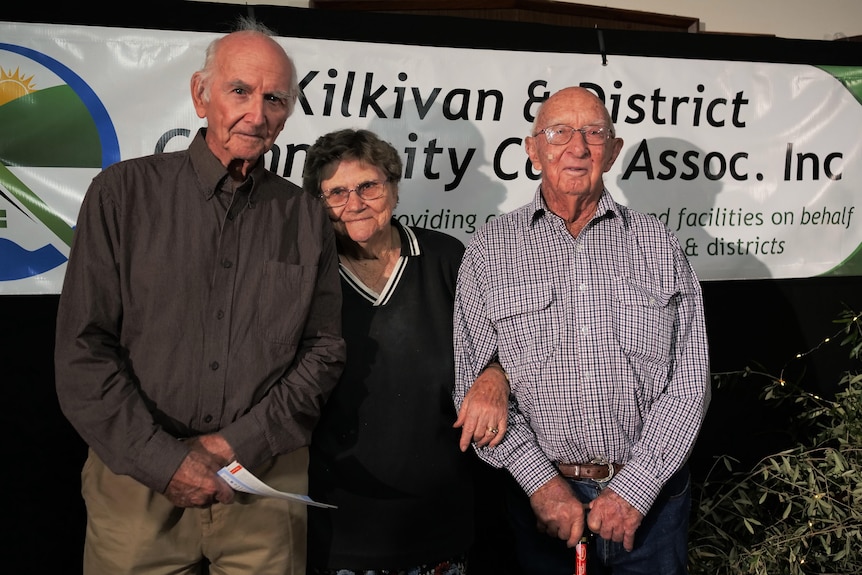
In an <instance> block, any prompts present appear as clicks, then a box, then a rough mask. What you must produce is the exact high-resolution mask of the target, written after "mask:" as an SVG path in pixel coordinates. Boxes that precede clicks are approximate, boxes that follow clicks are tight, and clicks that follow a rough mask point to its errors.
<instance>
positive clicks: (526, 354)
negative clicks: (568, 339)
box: [489, 283, 560, 369]
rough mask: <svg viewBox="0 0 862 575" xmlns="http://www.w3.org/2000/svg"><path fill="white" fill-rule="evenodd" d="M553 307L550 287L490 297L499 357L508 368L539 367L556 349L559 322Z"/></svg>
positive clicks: (500, 292) (541, 285) (518, 287)
mask: <svg viewBox="0 0 862 575" xmlns="http://www.w3.org/2000/svg"><path fill="white" fill-rule="evenodd" d="M553 304H554V290H553V286H552V285H551V284H544V283H537V284H525V285H516V286H510V287H507V288H506V289H505V290H496V291H495V292H492V293H491V295H490V305H489V312H490V318H491V323H492V324H493V325H494V328H495V329H496V331H497V341H498V342H499V343H498V346H499V350H498V351H499V353H500V357H501V358H502V359H505V361H506V363H507V364H508V365H512V366H514V367H516V368H522V369H524V368H529V367H530V366H536V367H538V366H539V365H541V364H542V363H544V362H545V360H547V359H548V357H549V356H550V355H551V353H552V352H553V351H554V349H555V348H556V347H557V342H558V339H559V334H560V330H559V321H560V320H559V318H558V317H557V316H556V312H555V306H554V305H553Z"/></svg>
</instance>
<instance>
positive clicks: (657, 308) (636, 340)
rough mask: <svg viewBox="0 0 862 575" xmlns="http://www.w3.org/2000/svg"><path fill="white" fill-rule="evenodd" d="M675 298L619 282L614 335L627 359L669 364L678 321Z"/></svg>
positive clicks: (615, 305) (614, 315) (615, 291)
mask: <svg viewBox="0 0 862 575" xmlns="http://www.w3.org/2000/svg"><path fill="white" fill-rule="evenodd" d="M674 295H675V294H673V293H663V292H661V291H658V290H650V289H648V288H645V287H642V286H638V285H634V284H632V283H630V282H629V281H627V280H625V279H620V280H618V281H617V283H616V284H615V286H614V299H613V307H614V310H613V320H614V334H615V335H616V338H617V341H619V344H620V347H621V348H622V350H623V352H624V353H625V355H626V356H627V357H636V358H640V359H643V360H646V361H649V362H653V363H658V364H667V363H669V362H670V354H671V342H672V341H673V339H674V331H675V329H676V326H674V318H675V317H676V313H675V310H676V300H675V299H674V297H673V296H674Z"/></svg>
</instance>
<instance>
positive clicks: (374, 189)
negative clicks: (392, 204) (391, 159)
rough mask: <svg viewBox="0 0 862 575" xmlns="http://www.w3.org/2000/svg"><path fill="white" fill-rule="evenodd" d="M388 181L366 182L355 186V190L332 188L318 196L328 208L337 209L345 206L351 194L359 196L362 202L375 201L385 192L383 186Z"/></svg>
mask: <svg viewBox="0 0 862 575" xmlns="http://www.w3.org/2000/svg"><path fill="white" fill-rule="evenodd" d="M388 181H389V180H368V181H367V182H362V183H361V184H359V185H357V186H356V187H355V188H343V187H339V188H332V189H331V190H328V191H324V192H323V193H322V194H320V197H321V198H323V200H324V201H325V202H326V204H327V205H328V206H329V207H330V208H337V207H340V206H343V205H344V204H346V203H347V201H348V200H349V199H350V193H351V192H353V193H354V194H356V195H357V196H359V197H360V198H361V199H362V200H364V201H368V200H376V199H377V198H379V197H381V196H382V195H383V194H384V193H385V192H386V187H385V185H386V182H388Z"/></svg>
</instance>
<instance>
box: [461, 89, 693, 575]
mask: <svg viewBox="0 0 862 575" xmlns="http://www.w3.org/2000/svg"><path fill="white" fill-rule="evenodd" d="M622 145H623V142H622V140H621V139H619V138H617V137H615V134H614V127H613V125H612V123H611V119H610V115H609V114H608V111H607V109H606V108H605V106H604V105H603V104H602V102H601V100H599V99H598V98H597V97H596V96H595V95H594V94H593V93H592V92H590V91H588V90H585V89H582V88H577V87H572V88H566V89H563V90H560V91H559V92H557V93H555V94H553V95H552V96H551V97H550V98H548V100H547V101H546V102H544V104H543V105H542V106H541V108H540V109H539V111H538V114H537V117H536V120H535V124H534V126H533V130H532V136H529V137H527V138H526V141H525V146H526V150H527V153H528V155H529V157H530V160H531V162H532V165H533V168H534V169H535V170H536V171H541V174H542V177H541V185H540V186H539V189H538V190H537V192H536V194H535V197H534V199H533V200H532V202H530V203H529V204H527V205H525V206H523V207H521V208H519V209H517V210H515V211H513V212H511V213H509V214H506V215H503V216H501V217H499V218H496V219H495V220H492V221H491V222H489V223H488V224H487V225H486V226H485V227H484V228H483V229H481V230H480V231H479V232H478V233H477V234H475V236H474V237H473V238H472V239H471V241H470V243H469V245H468V247H467V251H466V253H465V255H464V258H463V261H462V264H461V268H460V272H459V277H458V285H457V292H456V302H455V355H456V358H455V360H456V378H457V381H456V387H455V392H454V396H455V402H456V405H458V406H460V404H461V402H462V401H463V398H464V395H465V394H466V392H467V390H468V388H469V387H470V385H471V384H472V382H473V381H474V380H475V379H476V377H477V376H478V374H479V373H480V372H481V371H482V369H483V368H484V367H485V366H486V365H488V364H489V363H491V362H494V361H499V363H500V365H502V367H503V368H504V369H505V371H506V373H507V375H508V378H509V380H510V384H511V396H510V402H509V418H508V422H507V426H506V431H505V433H506V435H505V437H504V438H503V440H502V441H501V442H499V444H498V445H497V446H496V447H476V450H477V452H478V453H479V456H480V457H481V458H482V459H483V460H484V461H486V462H487V463H489V464H491V465H492V466H495V467H498V468H499V467H501V468H505V469H506V470H508V472H509V474H511V476H512V478H513V479H514V482H513V483H512V489H510V490H509V491H510V493H509V495H510V497H508V504H509V511H508V512H509V515H510V518H511V520H512V524H513V525H514V526H515V527H514V529H515V532H514V533H515V539H516V546H517V554H518V558H519V562H520V563H521V567H522V570H523V572H524V573H536V574H541V575H551V574H555V573H559V574H561V575H570V574H571V573H572V572H573V570H574V562H575V559H574V549H573V548H574V547H575V545H576V544H577V543H578V542H579V541H581V539H582V537H587V538H588V547H589V558H588V564H589V570H590V573H614V574H620V573H652V574H661V575H668V574H676V573H685V572H686V559H687V531H688V514H689V509H690V504H691V493H690V486H689V474H688V468H687V465H686V462H687V460H688V457H689V455H690V453H691V450H692V446H693V444H694V442H695V439H696V438H697V435H698V432H699V430H700V428H701V425H702V422H703V419H704V415H705V412H706V409H707V405H708V403H709V397H710V387H709V359H708V348H707V337H706V331H705V325H704V315H703V302H702V297H701V290H700V284H699V283H698V279H697V277H696V275H695V273H694V271H693V269H692V268H691V266H690V264H689V262H688V261H687V259H686V257H685V255H684V253H683V251H682V250H681V248H680V245H679V242H678V240H677V238H676V237H675V236H674V235H673V234H672V233H671V232H670V231H669V230H668V229H667V228H666V227H665V226H664V225H663V224H661V223H660V222H659V221H658V220H657V219H655V218H654V217H652V216H648V215H645V214H641V213H638V212H634V211H632V210H629V209H627V208H626V207H625V206H622V205H620V204H618V203H616V202H615V201H614V200H613V198H612V197H611V195H610V193H609V192H608V190H607V189H606V188H605V185H604V181H603V175H604V173H605V172H607V171H608V170H609V169H610V167H611V166H612V165H613V163H614V160H616V158H617V155H618V154H619V152H620V150H621V148H622ZM495 431H496V430H494V429H489V430H488V433H494V432H495Z"/></svg>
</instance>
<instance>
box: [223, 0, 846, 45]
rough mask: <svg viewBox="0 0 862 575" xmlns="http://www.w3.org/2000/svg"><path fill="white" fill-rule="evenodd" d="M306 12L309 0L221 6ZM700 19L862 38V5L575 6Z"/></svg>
mask: <svg viewBox="0 0 862 575" xmlns="http://www.w3.org/2000/svg"><path fill="white" fill-rule="evenodd" d="M217 1H220V2H228V3H233V4H269V5H277V6H293V7H299V8H308V1H307V0H259V1H255V0H217ZM562 1H569V2H574V3H577V4H586V5H590V6H606V7H610V8H622V9H626V10H640V11H645V12H657V13H659V14H670V15H674V16H688V17H692V18H698V19H699V20H700V23H701V29H702V30H703V31H704V32H729V33H736V34H770V35H773V36H778V37H781V38H795V39H802V40H834V39H836V38H841V37H846V36H862V0H605V1H604V2H583V1H581V2H575V1H574V0H562Z"/></svg>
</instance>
